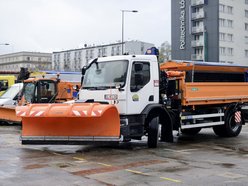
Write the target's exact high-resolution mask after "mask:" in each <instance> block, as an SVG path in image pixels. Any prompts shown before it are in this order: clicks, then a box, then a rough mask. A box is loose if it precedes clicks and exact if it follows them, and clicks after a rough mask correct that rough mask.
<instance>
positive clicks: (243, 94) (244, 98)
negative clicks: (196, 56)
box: [182, 82, 248, 106]
mask: <svg viewBox="0 0 248 186" xmlns="http://www.w3.org/2000/svg"><path fill="white" fill-rule="evenodd" d="M182 90H183V91H182V92H183V96H182V105H186V106H188V105H209V104H226V103H234V102H248V83H246V82H244V83H240V82H237V83H227V82H222V83H213V82H211V83H210V82H208V83H185V84H184V85H183V86H182Z"/></svg>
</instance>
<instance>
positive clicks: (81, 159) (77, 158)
mask: <svg viewBox="0 0 248 186" xmlns="http://www.w3.org/2000/svg"><path fill="white" fill-rule="evenodd" d="M73 159H75V160H79V161H87V160H85V159H84V158H79V157H73Z"/></svg>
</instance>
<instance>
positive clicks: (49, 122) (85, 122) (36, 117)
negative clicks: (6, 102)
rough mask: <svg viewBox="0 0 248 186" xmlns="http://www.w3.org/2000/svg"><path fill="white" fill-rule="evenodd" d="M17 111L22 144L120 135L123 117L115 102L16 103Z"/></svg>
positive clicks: (104, 138)
mask: <svg viewBox="0 0 248 186" xmlns="http://www.w3.org/2000/svg"><path fill="white" fill-rule="evenodd" d="M16 114H17V116H20V117H22V137H21V139H22V143H23V144H32V143H35V144H56V143H58V144H72V143H73V144H76V143H81V142H85V141H86V142H90V141H96V142H97V141H103V142H104V141H119V139H120V117H119V113H118V110H117V108H116V107H115V106H114V105H104V104H99V103H75V104H30V105H28V106H19V107H17V108H16Z"/></svg>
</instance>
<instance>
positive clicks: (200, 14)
mask: <svg viewBox="0 0 248 186" xmlns="http://www.w3.org/2000/svg"><path fill="white" fill-rule="evenodd" d="M204 17H205V12H204V11H200V12H196V13H192V16H191V18H192V19H203V18H204Z"/></svg>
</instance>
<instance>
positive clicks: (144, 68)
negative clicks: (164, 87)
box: [127, 61, 155, 114]
mask: <svg viewBox="0 0 248 186" xmlns="http://www.w3.org/2000/svg"><path fill="white" fill-rule="evenodd" d="M129 83H130V88H129V90H127V100H128V101H127V114H140V113H141V112H142V110H143V109H144V108H145V107H146V106H147V105H148V104H151V103H154V102H155V98H154V85H153V80H152V72H151V63H150V62H145V61H134V62H133V63H132V68H131V77H130V82H129Z"/></svg>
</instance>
